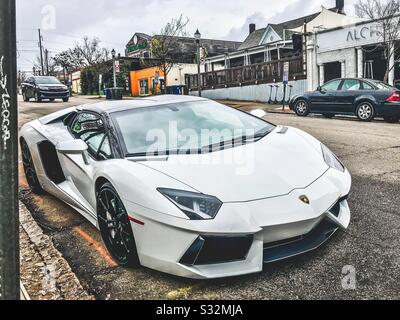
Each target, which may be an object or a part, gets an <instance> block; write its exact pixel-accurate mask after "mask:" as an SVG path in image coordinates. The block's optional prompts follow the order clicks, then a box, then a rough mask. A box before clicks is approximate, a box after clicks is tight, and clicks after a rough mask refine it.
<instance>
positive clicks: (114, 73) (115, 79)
mask: <svg viewBox="0 0 400 320" xmlns="http://www.w3.org/2000/svg"><path fill="white" fill-rule="evenodd" d="M115 54H116V52H115V49H112V50H111V55H112V60H113V79H114V88H116V87H117V76H116V72H115Z"/></svg>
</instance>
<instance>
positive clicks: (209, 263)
mask: <svg viewBox="0 0 400 320" xmlns="http://www.w3.org/2000/svg"><path fill="white" fill-rule="evenodd" d="M350 187H351V177H350V174H349V173H348V172H347V171H346V172H344V173H342V172H339V171H337V170H334V169H329V170H328V171H327V172H326V173H325V174H324V175H323V176H322V177H321V178H319V179H318V180H317V181H315V182H314V183H312V184H311V185H310V186H308V187H307V188H304V189H296V190H293V191H292V192H291V193H289V194H288V195H284V196H281V197H275V198H268V199H261V200H255V201H249V202H240V203H224V204H223V206H222V208H221V210H220V212H219V213H218V215H217V217H216V218H215V219H214V220H209V221H190V220H186V219H179V218H174V217H165V215H164V219H158V215H157V214H155V213H154V212H151V211H150V210H149V209H146V208H141V207H139V206H138V205H137V204H133V203H131V202H128V203H127V209H128V212H135V213H138V212H140V213H141V214H140V215H137V214H136V215H135V217H138V219H139V220H141V221H143V222H144V223H145V225H144V226H143V225H138V224H135V223H132V227H133V231H134V234H135V240H136V245H137V249H138V254H139V258H140V262H141V264H142V265H143V266H146V267H149V268H152V269H156V270H159V271H162V272H166V273H170V274H174V275H178V276H182V277H188V278H196V279H208V278H221V277H229V276H237V275H243V274H249V273H256V272H260V271H262V269H263V265H264V263H269V262H273V261H277V260H282V259H285V258H288V257H292V256H295V255H298V254H301V253H304V252H308V251H311V250H314V249H316V248H318V247H319V246H320V245H322V244H323V243H324V242H325V241H327V240H328V239H329V238H330V237H331V236H332V235H333V234H334V233H335V231H337V230H338V229H339V228H341V229H347V227H348V226H349V223H350V209H349V206H348V204H347V200H346V198H343V197H345V196H347V195H348V194H349V192H350ZM302 195H306V196H307V197H308V198H309V199H310V204H309V205H308V204H305V203H303V202H302V201H301V200H300V197H301V196H302ZM218 252H220V255H219V254H218Z"/></svg>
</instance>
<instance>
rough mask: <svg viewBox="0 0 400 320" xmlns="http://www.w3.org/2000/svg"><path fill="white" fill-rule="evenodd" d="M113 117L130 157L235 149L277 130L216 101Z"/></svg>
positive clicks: (143, 110) (165, 106)
mask: <svg viewBox="0 0 400 320" xmlns="http://www.w3.org/2000/svg"><path fill="white" fill-rule="evenodd" d="M112 117H113V119H114V121H115V123H116V124H117V126H118V129H119V131H120V134H121V136H122V139H123V142H124V144H125V147H126V151H127V153H128V155H129V156H139V155H149V154H169V153H174V152H179V153H182V152H184V153H189V152H199V151H203V150H204V148H207V147H211V146H213V150H214V151H215V148H214V147H215V146H217V147H219V148H217V149H221V148H223V147H224V146H225V145H228V144H230V145H231V146H232V145H233V144H235V143H236V141H235V140H236V139H239V140H240V141H241V143H242V144H243V143H247V142H254V141H256V140H257V139H261V138H263V137H264V136H266V135H267V134H268V133H270V132H271V131H272V130H274V128H275V126H274V125H272V124H270V123H268V122H266V121H264V120H261V119H259V118H256V117H254V116H251V115H249V114H247V113H244V112H241V111H238V110H236V109H233V108H230V107H227V106H225V105H222V104H219V103H217V102H214V101H196V102H185V103H174V104H169V105H163V106H155V107H148V108H139V109H133V110H127V111H121V112H115V113H113V114H112ZM234 141H235V142H234ZM204 151H205V150H204ZM208 151H210V150H208Z"/></svg>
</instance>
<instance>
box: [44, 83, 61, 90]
mask: <svg viewBox="0 0 400 320" xmlns="http://www.w3.org/2000/svg"><path fill="white" fill-rule="evenodd" d="M38 86H39V87H49V88H56V89H64V88H65V85H63V84H62V83H59V84H38Z"/></svg>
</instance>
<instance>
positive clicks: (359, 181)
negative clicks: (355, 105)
mask: <svg viewBox="0 0 400 320" xmlns="http://www.w3.org/2000/svg"><path fill="white" fill-rule="evenodd" d="M90 101H92V100H89V102H90ZM85 102H88V100H85V99H76V98H73V99H71V102H70V103H69V104H62V103H42V104H36V103H33V102H31V103H21V104H20V125H22V124H23V123H25V122H26V121H28V120H30V119H35V118H37V117H39V116H41V115H44V114H47V113H50V112H52V111H56V110H57V109H60V108H63V107H66V106H68V105H73V104H81V103H85ZM266 119H267V120H269V121H271V122H273V123H276V124H284V125H289V126H295V127H298V128H300V129H303V130H305V131H307V132H309V133H310V134H312V135H314V136H315V137H317V138H318V139H320V140H321V141H323V142H324V143H325V144H326V145H327V146H328V147H330V148H331V149H332V150H333V151H334V152H335V153H336V154H337V155H338V156H339V157H340V158H341V160H342V161H343V162H344V164H345V165H346V166H347V168H348V169H349V171H350V172H351V174H352V176H353V190H352V193H351V196H350V199H349V204H350V206H351V209H352V214H353V217H352V222H351V225H350V228H349V229H348V230H347V231H346V232H339V233H337V234H336V235H335V236H334V237H333V238H332V239H331V241H329V243H327V244H326V245H324V246H323V247H321V248H320V249H318V250H317V251H314V252H312V253H309V254H305V255H303V256H300V257H297V258H293V259H290V260H286V261H283V262H279V263H275V264H271V265H266V266H265V268H264V271H263V272H262V273H259V274H255V275H249V276H242V277H235V278H230V279H220V280H209V281H193V280H186V279H181V278H177V277H173V276H170V275H166V274H162V273H159V272H155V271H152V270H149V269H145V268H139V269H133V270H132V269H124V268H120V267H118V266H116V265H115V263H114V262H113V261H112V259H111V258H110V256H109V255H108V254H107V252H106V250H105V248H104V246H103V244H102V241H101V237H100V234H99V232H98V231H97V230H96V229H95V228H94V227H92V226H91V225H90V224H89V223H88V222H86V221H85V220H84V219H83V218H81V217H80V215H79V214H78V213H76V212H75V211H74V210H72V209H70V208H69V207H68V206H66V205H64V204H63V203H61V202H60V201H58V200H57V199H55V198H53V197H52V196H49V195H46V196H42V197H38V196H32V195H30V194H29V192H27V190H26V189H27V186H26V182H25V179H24V177H23V174H21V177H20V181H21V196H22V197H23V198H24V201H25V202H26V203H28V204H29V207H30V208H31V209H32V213H33V215H34V217H35V219H36V220H37V221H38V223H39V224H40V225H41V226H42V228H43V229H44V230H45V232H46V233H47V234H49V235H51V236H52V239H53V241H54V243H55V245H56V247H57V248H58V249H59V250H60V251H61V253H62V254H63V255H64V257H65V258H66V259H67V261H68V262H69V263H70V265H71V267H72V269H73V270H74V271H75V273H76V274H77V276H78V277H79V279H80V280H81V282H82V284H83V285H84V286H85V287H86V288H87V289H88V291H89V292H90V293H92V294H94V295H95V296H96V297H97V298H98V299H185V298H188V299H213V300H214V299H229V300H230V299H232V300H236V299H399V298H400V286H399V283H400V197H399V195H400V124H387V123H384V122H382V121H376V122H372V123H361V122H358V121H356V120H349V119H332V120H328V119H324V118H320V117H308V118H298V117H296V116H294V115H284V114H268V115H267V116H266ZM293 161H296V159H293ZM348 272H350V273H348ZM353 275H354V277H353ZM348 279H350V280H349V282H348V281H347V280H348ZM353 279H354V280H355V281H356V282H355V283H354V282H353V281H352V280H353ZM343 283H345V284H346V283H347V286H345V287H343ZM349 284H350V285H349ZM353 285H354V286H353Z"/></svg>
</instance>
